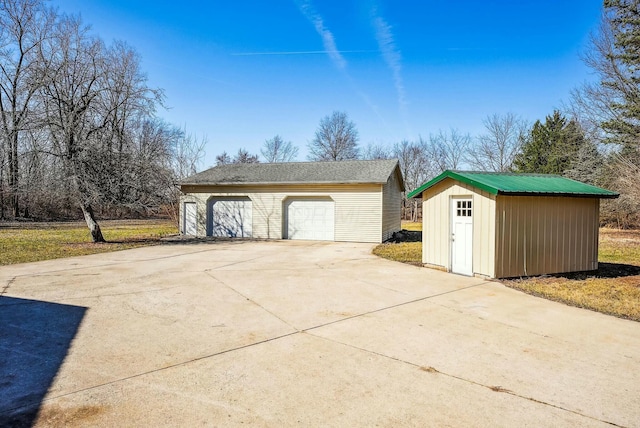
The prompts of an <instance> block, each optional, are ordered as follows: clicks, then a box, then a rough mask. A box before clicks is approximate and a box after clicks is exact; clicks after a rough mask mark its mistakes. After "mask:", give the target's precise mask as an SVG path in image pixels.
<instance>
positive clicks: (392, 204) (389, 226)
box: [382, 170, 402, 241]
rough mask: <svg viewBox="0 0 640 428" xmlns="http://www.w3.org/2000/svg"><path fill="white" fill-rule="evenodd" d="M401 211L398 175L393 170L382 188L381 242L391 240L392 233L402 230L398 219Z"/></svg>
mask: <svg viewBox="0 0 640 428" xmlns="http://www.w3.org/2000/svg"><path fill="white" fill-rule="evenodd" d="M401 209H402V191H401V190H400V181H399V180H398V174H396V171H395V170H394V171H393V173H392V174H391V176H389V179H388V180H387V182H386V184H385V185H384V186H383V188H382V240H383V241H386V240H387V239H389V238H391V236H392V235H393V233H394V232H397V231H399V230H400V229H401V228H402V225H401V222H400V217H401V215H402V213H401Z"/></svg>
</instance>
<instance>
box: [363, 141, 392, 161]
mask: <svg viewBox="0 0 640 428" xmlns="http://www.w3.org/2000/svg"><path fill="white" fill-rule="evenodd" d="M392 158H393V150H392V148H390V147H389V146H387V145H384V144H375V143H369V144H367V146H366V147H365V148H364V150H363V151H362V159H392Z"/></svg>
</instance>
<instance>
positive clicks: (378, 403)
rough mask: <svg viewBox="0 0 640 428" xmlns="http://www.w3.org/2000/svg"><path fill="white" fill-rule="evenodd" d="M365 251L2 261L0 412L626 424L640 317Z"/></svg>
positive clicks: (80, 417)
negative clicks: (627, 316) (604, 311)
mask: <svg viewBox="0 0 640 428" xmlns="http://www.w3.org/2000/svg"><path fill="white" fill-rule="evenodd" d="M371 248H372V246H371V245H367V244H351V243H346V244H345V243H318V242H301V241H299V242H295V241H294V242H287V241H273V242H248V241H244V242H223V243H220V242H217V243H211V242H210V243H201V244H173V245H163V246H156V247H148V248H139V249H135V250H128V251H121V252H115V253H109V254H100V255H94V256H85V257H76V258H68V259H61V260H53V261H48V262H38V263H30V264H22V265H13V266H6V267H2V268H0V293H1V294H0V354H2V358H1V359H0V425H12V424H13V425H20V424H25V425H29V424H35V425H36V426H123V425H127V426H196V425H204V426H235V425H242V424H244V425H253V426H290V425H295V426H319V425H322V426H491V427H494V426H536V427H539V426H576V427H586V426H640V324H639V323H635V322H631V321H626V320H621V319H617V318H613V317H609V316H606V315H602V314H598V313H595V312H590V311H586V310H582V309H577V308H571V307H567V306H564V305H561V304H559V303H555V302H550V301H546V300H543V299H539V298H536V297H532V296H529V295H526V294H522V293H520V292H517V291H515V290H511V289H509V288H505V287H504V286H502V285H501V284H499V283H496V282H490V281H484V280H481V279H477V278H466V277H462V276H457V275H452V274H446V273H443V272H438V271H434V270H430V269H426V268H419V267H414V266H408V265H403V264H400V263H394V262H390V261H387V260H383V259H379V258H377V257H375V256H373V255H371V254H370V251H371Z"/></svg>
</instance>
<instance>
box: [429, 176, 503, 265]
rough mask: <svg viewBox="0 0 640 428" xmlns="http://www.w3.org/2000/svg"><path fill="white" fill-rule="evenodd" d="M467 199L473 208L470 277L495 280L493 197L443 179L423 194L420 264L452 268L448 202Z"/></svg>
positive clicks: (494, 203)
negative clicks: (470, 200) (473, 275)
mask: <svg viewBox="0 0 640 428" xmlns="http://www.w3.org/2000/svg"><path fill="white" fill-rule="evenodd" d="M453 196H470V197H471V199H472V206H473V207H474V208H473V256H472V257H473V273H474V274H478V275H484V276H488V277H493V276H494V273H495V272H494V268H495V263H494V254H495V242H496V241H495V206H496V200H495V196H494V195H492V194H490V193H487V192H484V191H482V190H479V189H476V188H474V187H471V186H468V185H467V184H464V183H460V182H458V181H455V180H452V179H445V180H443V181H441V182H440V183H438V184H436V185H434V186H432V187H430V188H428V189H427V190H425V191H424V192H423V193H422V198H423V202H422V262H423V263H424V264H427V265H431V266H434V267H439V268H442V269H444V270H447V271H448V270H450V268H451V261H450V260H451V198H452V197H453Z"/></svg>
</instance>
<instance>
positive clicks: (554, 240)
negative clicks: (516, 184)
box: [495, 196, 600, 278]
mask: <svg viewBox="0 0 640 428" xmlns="http://www.w3.org/2000/svg"><path fill="white" fill-rule="evenodd" d="M599 207H600V201H599V199H596V198H571V197H543V196H536V197H533V196H498V197H497V203H496V210H497V211H496V244H497V245H496V267H495V270H496V277H497V278H509V277H518V276H529V275H542V274H551V273H561V272H577V271H587V270H595V269H597V268H598V224H599Z"/></svg>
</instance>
